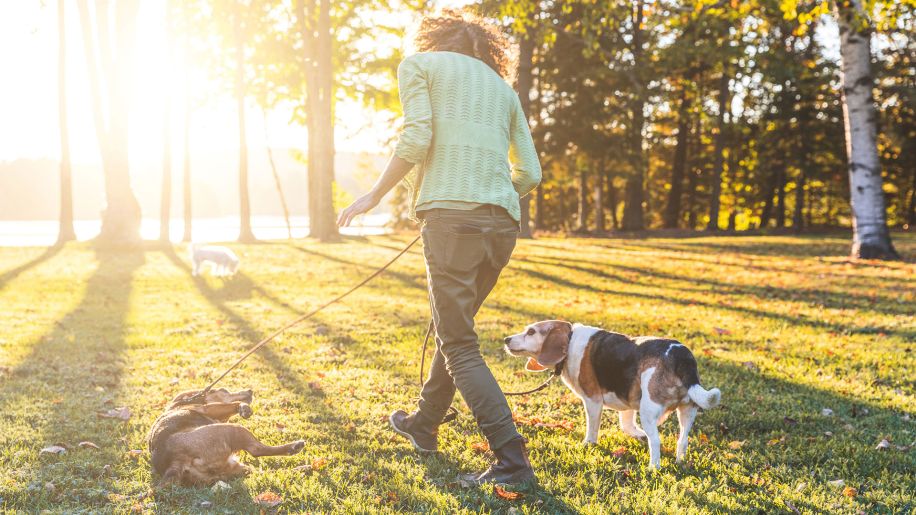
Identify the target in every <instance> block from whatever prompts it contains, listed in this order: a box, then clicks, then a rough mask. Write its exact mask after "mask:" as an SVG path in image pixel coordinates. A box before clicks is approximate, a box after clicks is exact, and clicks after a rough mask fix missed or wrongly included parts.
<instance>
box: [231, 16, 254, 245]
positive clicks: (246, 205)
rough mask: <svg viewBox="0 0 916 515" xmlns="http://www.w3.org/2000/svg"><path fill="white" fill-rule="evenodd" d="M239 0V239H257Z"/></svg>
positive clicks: (236, 25)
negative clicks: (250, 182)
mask: <svg viewBox="0 0 916 515" xmlns="http://www.w3.org/2000/svg"><path fill="white" fill-rule="evenodd" d="M239 7H240V6H239V3H238V0H235V3H234V4H233V12H232V15H233V34H234V35H235V101H236V109H237V111H238V119H239V224H240V228H239V241H240V242H243V243H248V242H253V241H255V237H254V233H253V232H252V231H251V201H250V198H249V192H248V134H247V131H246V124H245V27H243V22H242V13H241V10H240V8H239Z"/></svg>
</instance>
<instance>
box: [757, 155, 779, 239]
mask: <svg viewBox="0 0 916 515" xmlns="http://www.w3.org/2000/svg"><path fill="white" fill-rule="evenodd" d="M768 172H769V174H770V177H769V180H767V184H766V186H765V187H766V190H765V192H764V201H763V210H762V211H761V212H760V228H761V229H766V228H767V227H768V226H769V225H770V219H772V217H773V197H775V196H776V183H777V180H778V178H777V176H776V175H777V172H776V171H775V170H773V169H772V168H769V169H768Z"/></svg>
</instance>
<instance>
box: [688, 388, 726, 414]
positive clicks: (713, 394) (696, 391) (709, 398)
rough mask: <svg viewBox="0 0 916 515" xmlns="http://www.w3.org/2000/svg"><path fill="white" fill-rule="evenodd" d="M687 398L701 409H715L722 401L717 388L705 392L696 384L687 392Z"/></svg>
mask: <svg viewBox="0 0 916 515" xmlns="http://www.w3.org/2000/svg"><path fill="white" fill-rule="evenodd" d="M687 396H688V397H690V400H692V401H693V402H695V403H696V404H697V406H699V407H701V408H703V409H712V408H715V407H716V406H718V405H719V402H720V401H721V400H722V392H721V391H719V389H718V388H712V389H710V390H707V389H705V388H703V387H702V386H700V385H698V384H695V385H693V386H691V387H690V388H689V389H688V390H687Z"/></svg>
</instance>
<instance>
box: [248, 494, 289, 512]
mask: <svg viewBox="0 0 916 515" xmlns="http://www.w3.org/2000/svg"><path fill="white" fill-rule="evenodd" d="M281 502H283V498H282V497H280V496H279V495H277V494H275V493H273V492H261V493H259V494H258V495H257V496H256V497H255V498H254V503H255V504H257V505H259V506H263V507H265V508H273V507H275V506H278V505H279V504H280V503H281Z"/></svg>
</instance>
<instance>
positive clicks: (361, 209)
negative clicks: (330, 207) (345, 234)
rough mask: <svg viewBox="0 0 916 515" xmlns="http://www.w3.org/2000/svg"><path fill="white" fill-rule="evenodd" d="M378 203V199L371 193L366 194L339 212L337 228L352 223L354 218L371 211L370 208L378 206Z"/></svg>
mask: <svg viewBox="0 0 916 515" xmlns="http://www.w3.org/2000/svg"><path fill="white" fill-rule="evenodd" d="M378 202H379V201H378V198H377V197H376V196H375V195H374V194H373V193H372V192H369V193H366V194H365V195H363V196H362V197H359V198H358V199H356V200H355V201H354V202H353V203H352V204H350V205H349V206H347V208H346V209H344V210H343V211H341V212H340V216H338V217H337V226H338V227H347V226H349V225H350V222H352V221H353V219H354V218H356V217H357V216H358V215H361V214H363V213H367V212H369V211H371V210H372V208H374V207H375V206H377V205H378Z"/></svg>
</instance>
